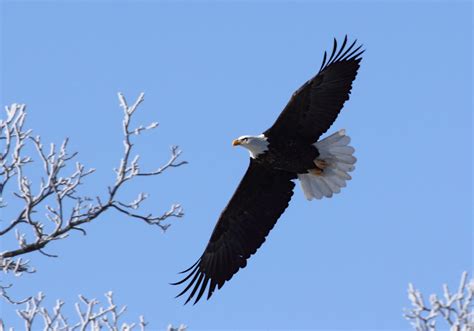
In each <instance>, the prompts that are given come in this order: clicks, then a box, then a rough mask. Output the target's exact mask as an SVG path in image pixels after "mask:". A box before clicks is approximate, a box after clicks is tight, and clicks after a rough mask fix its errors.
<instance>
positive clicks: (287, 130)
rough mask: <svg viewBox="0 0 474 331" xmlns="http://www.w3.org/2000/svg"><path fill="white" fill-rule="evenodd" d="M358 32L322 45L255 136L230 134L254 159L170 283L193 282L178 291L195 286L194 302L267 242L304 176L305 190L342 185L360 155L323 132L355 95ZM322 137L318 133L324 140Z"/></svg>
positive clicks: (341, 135)
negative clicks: (317, 60)
mask: <svg viewBox="0 0 474 331" xmlns="http://www.w3.org/2000/svg"><path fill="white" fill-rule="evenodd" d="M356 42H357V40H355V41H354V42H353V43H352V44H351V45H350V46H348V47H346V46H347V36H346V37H345V38H344V41H343V43H342V45H341V47H339V48H338V46H337V41H336V39H334V46H333V49H332V52H331V55H330V56H329V58H327V53H326V52H324V57H323V61H322V64H321V68H320V69H319V72H318V73H317V74H316V76H314V77H313V78H311V79H310V80H308V81H307V82H306V83H305V84H303V86H301V87H300V88H299V89H298V90H297V91H296V92H295V93H293V95H292V97H291V99H290V101H289V102H288V104H287V105H286V107H285V109H284V110H283V112H282V113H281V114H280V116H279V117H278V119H277V120H276V122H275V123H274V124H273V126H272V127H270V128H269V129H268V130H266V131H265V132H264V133H262V134H260V135H257V136H241V137H239V138H237V139H235V140H234V141H233V142H232V145H234V146H241V147H244V148H246V149H247V150H248V151H249V152H250V165H249V167H248V169H247V172H246V173H245V175H244V177H243V179H242V181H241V182H240V184H239V186H238V187H237V190H236V191H235V193H234V195H233V196H232V198H231V199H230V201H229V203H228V205H227V206H226V207H225V208H224V210H223V212H222V214H221V215H220V217H219V220H218V221H217V224H216V226H215V228H214V231H213V232H212V235H211V238H210V240H209V243H208V244H207V247H206V249H205V250H204V253H203V254H202V255H201V257H200V258H199V259H198V261H197V262H196V263H194V264H193V265H192V266H191V267H190V268H188V269H186V270H184V271H182V272H181V273H182V274H186V275H185V277H184V278H183V279H182V280H180V281H178V282H176V283H173V284H172V285H179V284H183V283H186V282H187V285H186V287H185V288H184V290H183V291H182V292H181V293H179V294H178V295H177V297H179V296H181V295H183V294H184V293H186V292H188V291H191V293H190V294H189V296H188V298H187V300H186V303H188V302H189V301H190V300H191V299H192V298H193V297H194V296H195V295H196V299H195V301H194V304H196V303H197V302H198V301H199V299H201V297H202V295H203V294H204V293H205V291H206V289H208V292H207V299H209V298H210V297H211V296H212V294H213V293H214V290H215V289H216V287H217V288H218V289H220V288H221V287H222V286H223V285H224V283H225V282H226V281H229V280H230V279H231V278H232V276H233V275H234V274H235V273H237V272H238V271H239V269H241V268H245V266H246V265H247V259H249V258H250V256H251V255H253V254H255V252H256V251H257V249H258V248H259V247H260V246H261V245H262V244H263V242H264V241H265V238H266V237H267V235H268V233H269V232H270V230H271V229H272V228H273V226H274V225H275V223H276V222H277V220H278V218H279V217H280V215H281V214H282V213H283V212H284V211H285V209H286V208H287V207H288V203H289V201H290V199H291V196H292V195H293V188H294V186H295V183H294V182H293V180H295V179H299V181H300V183H301V186H302V189H303V192H304V195H305V197H306V198H307V199H308V200H311V199H313V198H316V199H321V198H323V197H328V198H330V197H332V195H333V194H334V193H339V192H340V190H341V188H342V187H345V186H346V181H347V180H349V179H351V176H350V175H349V172H351V171H352V170H354V164H355V162H356V158H355V157H354V156H353V154H354V148H353V147H351V146H349V142H350V138H349V136H347V135H346V134H345V131H344V130H339V131H337V132H336V133H334V134H332V135H330V136H328V137H326V138H324V139H322V140H319V138H320V137H321V135H322V134H323V133H325V132H326V131H327V130H328V129H329V127H330V126H331V125H332V124H333V122H334V121H335V120H336V117H337V116H338V114H339V112H340V111H341V109H342V107H343V105H344V102H345V101H346V100H348V99H349V94H350V92H351V88H352V82H353V81H354V79H355V77H356V75H357V70H358V69H359V63H360V61H361V59H362V58H361V55H362V53H363V52H364V50H361V47H362V45H360V46H356ZM318 140H319V141H318Z"/></svg>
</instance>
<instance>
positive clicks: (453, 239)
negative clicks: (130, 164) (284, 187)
mask: <svg viewBox="0 0 474 331" xmlns="http://www.w3.org/2000/svg"><path fill="white" fill-rule="evenodd" d="M1 27H2V35H1V41H2V43H1V47H2V48H1V54H2V61H1V66H2V67H1V104H2V106H3V105H6V104H10V103H12V102H19V103H26V104H27V105H28V107H29V108H28V109H29V115H28V116H29V117H28V123H29V126H30V127H32V128H34V130H35V133H37V134H41V135H42V137H43V139H44V141H45V142H48V141H53V142H56V143H59V142H60V141H62V139H63V138H64V137H66V136H68V137H70V140H71V144H70V147H71V150H77V151H79V152H80V154H79V159H80V160H81V161H82V162H83V163H84V164H85V165H86V166H89V167H95V168H97V169H99V170H98V171H97V173H96V174H95V175H94V176H93V177H91V178H89V181H88V182H87V187H88V188H87V189H86V190H85V191H84V192H85V193H89V194H97V193H100V194H102V193H105V187H106V186H107V185H109V184H111V183H112V182H113V180H114V178H113V173H112V167H115V166H116V165H117V162H118V160H119V158H120V156H121V152H122V145H121V127H120V126H121V110H120V108H119V107H118V101H117V98H116V92H118V91H122V92H124V93H125V95H126V96H127V97H128V99H129V100H133V99H134V98H135V97H136V96H137V95H138V93H139V92H141V91H144V92H145V93H146V101H145V103H144V104H143V106H142V108H141V109H140V113H139V115H138V117H137V122H136V123H147V122H150V121H153V120H156V121H158V122H160V127H159V129H158V130H157V131H155V132H153V133H149V134H146V135H145V136H143V137H142V138H141V140H140V141H139V142H138V143H137V147H138V152H139V153H140V154H141V155H142V161H143V162H144V163H143V164H146V165H147V166H150V167H152V166H153V165H158V164H160V163H161V162H163V161H164V160H166V159H167V157H168V146H169V145H171V144H178V145H180V146H181V148H182V149H183V150H184V154H183V158H184V159H186V160H187V161H189V164H188V165H186V166H184V167H182V168H178V169H173V170H172V171H169V172H167V173H166V174H164V175H162V176H160V177H158V178H143V179H140V180H137V181H136V182H135V184H134V185H131V186H129V188H128V189H127V191H126V192H123V197H132V196H135V194H137V193H138V192H140V191H146V192H149V193H150V201H149V202H148V204H146V205H145V206H144V210H145V211H147V210H157V211H163V210H165V209H167V208H168V206H169V205H170V204H171V203H173V202H180V203H182V205H183V206H184V208H185V212H186V216H185V218H183V219H182V220H179V221H176V222H174V223H173V226H172V227H171V228H170V229H169V230H168V232H167V233H166V234H162V233H161V232H160V230H158V229H153V228H151V227H150V226H147V225H145V224H142V223H140V222H138V221H136V220H131V219H127V218H125V217H124V216H122V215H120V214H117V213H113V212H110V213H108V214H106V215H104V217H102V218H101V219H99V220H97V221H95V222H94V223H93V224H90V225H87V227H86V230H87V232H88V235H87V236H86V237H83V236H82V235H81V234H80V233H75V234H74V235H73V236H72V237H70V238H68V239H67V240H63V241H60V242H57V243H54V244H52V245H51V246H50V247H49V248H48V249H47V251H48V252H49V253H53V254H59V255H60V257H59V258H58V259H50V258H46V257H44V256H41V255H39V254H32V255H31V256H29V258H30V259H31V260H32V263H33V264H34V265H35V266H36V267H37V269H38V272H37V273H36V274H34V275H28V276H25V277H22V278H21V279H17V280H15V288H14V290H12V291H11V294H12V295H15V296H17V297H21V296H24V295H31V294H34V293H36V292H38V291H44V292H45V293H46V294H47V298H48V303H50V304H52V303H53V302H54V300H55V299H56V298H62V299H64V300H65V301H66V302H67V304H68V307H69V309H72V308H71V307H72V303H73V302H74V301H75V300H76V298H77V294H79V293H82V294H84V295H86V296H88V297H97V298H102V294H103V293H104V292H106V291H108V290H113V291H115V294H116V300H117V302H118V303H123V304H127V305H128V309H129V310H128V315H127V316H128V319H135V318H136V317H137V316H138V315H139V314H144V315H145V317H146V319H147V320H148V321H149V322H150V328H151V329H161V328H164V327H165V326H166V325H167V323H169V322H171V323H173V324H175V325H176V324H179V323H185V324H187V325H189V326H190V327H191V328H192V329H250V328H251V329H359V330H368V329H377V330H381V329H394V330H395V329H396V330H407V329H408V328H409V324H408V323H407V322H406V321H405V320H404V319H403V318H402V308H403V307H408V305H409V302H408V300H407V297H406V288H407V284H408V283H409V282H414V283H415V285H417V286H418V287H419V288H420V289H421V290H422V291H423V292H424V293H431V292H438V293H439V292H440V290H441V284H442V283H443V282H448V283H449V284H450V285H451V286H452V287H454V286H457V283H458V279H459V277H460V275H461V272H462V271H463V270H468V271H471V270H472V262H473V260H472V239H473V238H472V235H473V231H472V217H473V213H472V201H473V199H472V198H473V197H472V185H473V181H472V153H473V146H472V97H471V94H472V89H473V86H472V55H473V54H472V4H471V2H457V1H445V2H442V1H438V2H428V1H417V2H410V1H402V2H395V1H388V2H375V1H354V2H333V1H327V2H322V1H315V2H309V1H278V2H269V1H261V2H258V1H256V2H249V1H243V2H239V1H233V2H230V3H224V2H212V1H201V2H194V3H191V2H186V1H180V2H178V3H173V2H158V1H156V2H153V1H140V2H132V1H129V2H123V1H117V2H113V1H101V2H99V1H97V2H93V1H83V2H73V1H63V2H61V1H51V2H39V1H35V2H33V1H31V2H24V1H8V2H7V1H2V7H1ZM345 34H348V35H349V36H350V37H351V38H358V39H359V40H360V42H362V43H363V44H364V45H365V48H366V49H367V51H366V53H365V55H364V59H363V62H362V66H361V69H360V71H359V76H358V77H357V80H356V81H355V83H354V85H353V93H352V96H351V100H350V101H349V102H347V103H346V105H345V107H344V110H343V111H342V113H341V116H340V117H339V119H338V120H337V122H336V123H335V125H334V126H333V128H332V129H331V131H335V130H337V129H339V128H346V129H347V132H348V134H349V135H350V136H351V137H352V138H353V145H354V146H355V148H356V155H357V157H358V163H357V168H356V170H355V172H354V174H353V180H352V181H350V182H349V185H348V187H347V188H346V189H344V190H343V192H342V193H341V194H339V195H336V196H335V197H334V198H332V199H325V200H322V201H312V202H308V201H306V200H305V199H304V197H303V194H302V192H301V189H300V187H299V185H298V186H297V187H296V193H295V195H294V197H293V200H292V203H291V205H290V207H289V208H288V209H287V211H286V213H285V214H284V215H283V216H282V217H281V219H280V220H279V222H278V224H277V226H276V227H275V229H274V230H273V231H272V232H271V234H270V236H269V238H268V240H267V242H266V243H265V244H264V246H263V247H262V248H261V249H260V250H259V251H258V253H257V254H256V255H255V256H254V257H252V258H251V260H250V262H249V264H248V266H247V268H246V269H244V270H241V271H240V272H239V273H238V274H237V275H236V276H235V277H234V278H233V279H232V281H231V282H230V283H227V284H226V285H225V286H224V287H223V289H222V290H220V291H219V292H217V293H216V294H215V295H214V297H213V298H212V300H211V301H209V302H202V303H200V304H198V305H196V306H183V305H182V303H183V300H175V299H173V296H174V295H175V294H177V293H178V292H177V291H178V288H176V287H172V286H170V285H168V283H169V282H172V281H175V280H177V279H178V278H177V277H178V276H177V274H176V273H177V272H178V271H180V270H182V269H184V268H186V267H188V266H189V265H190V264H192V263H193V262H194V261H195V260H196V259H197V258H198V257H199V255H200V254H201V252H202V250H203V249H204V247H205V245H206V243H207V241H208V239H209V236H210V233H211V231H212V229H213V227H214V224H215V221H216V219H217V217H218V215H219V213H220V212H221V210H222V208H223V207H224V206H225V204H226V203H227V201H228V199H229V198H230V196H231V194H232V193H233V191H234V189H235V187H236V185H237V184H238V182H239V181H240V179H241V176H242V175H243V173H244V171H245V169H246V167H247V164H248V153H247V152H246V151H245V150H243V149H235V148H232V147H231V145H230V143H231V140H232V139H233V138H235V137H237V136H240V135H242V134H259V133H261V132H262V131H263V130H265V129H266V128H268V127H269V126H270V125H271V124H272V123H273V121H274V119H275V118H276V117H277V115H278V114H279V112H280V111H281V109H282V108H283V107H284V106H285V104H286V102H287V101H288V99H289V97H290V95H291V93H292V92H293V91H294V90H295V89H296V88H298V87H299V86H300V85H301V84H302V83H303V82H304V81H305V80H306V79H308V78H309V77H310V76H312V75H313V74H314V73H315V72H316V71H317V69H319V65H320V63H321V59H322V54H323V52H324V50H329V49H330V48H331V47H332V38H333V37H337V38H338V39H341V38H343V36H344V35H345ZM10 189H11V188H10ZM7 193H8V192H7ZM8 242H9V241H5V243H4V244H5V245H7V244H8ZM2 249H3V248H2ZM2 277H4V276H2ZM7 281H9V280H8V279H7ZM1 315H2V316H3V317H4V318H5V320H6V321H7V323H8V324H9V325H12V324H13V325H14V326H15V325H16V326H17V327H18V328H20V326H19V325H18V324H15V323H18V322H17V321H18V319H17V318H16V316H15V313H14V310H13V308H12V307H11V306H5V305H4V304H3V303H2V309H1Z"/></svg>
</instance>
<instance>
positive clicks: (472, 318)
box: [404, 272, 474, 331]
mask: <svg viewBox="0 0 474 331" xmlns="http://www.w3.org/2000/svg"><path fill="white" fill-rule="evenodd" d="M443 292H444V293H443V296H444V300H443V299H440V298H438V296H437V295H436V294H431V295H430V297H429V305H426V303H425V300H424V299H423V295H422V294H421V292H420V291H419V290H417V289H415V287H414V286H413V284H411V283H410V284H409V285H408V299H409V300H410V301H411V304H412V306H413V308H412V309H410V310H406V311H405V313H404V316H405V318H406V319H408V320H409V321H410V323H411V325H412V326H413V328H414V329H415V330H416V331H434V330H436V327H437V324H436V323H437V321H443V320H444V321H445V323H446V324H447V325H449V327H450V330H451V331H474V311H473V304H474V301H473V297H474V279H471V281H470V282H469V283H467V272H464V273H463V274H462V276H461V282H460V284H459V287H458V290H457V292H454V293H451V292H450V290H449V288H448V285H447V284H444V285H443Z"/></svg>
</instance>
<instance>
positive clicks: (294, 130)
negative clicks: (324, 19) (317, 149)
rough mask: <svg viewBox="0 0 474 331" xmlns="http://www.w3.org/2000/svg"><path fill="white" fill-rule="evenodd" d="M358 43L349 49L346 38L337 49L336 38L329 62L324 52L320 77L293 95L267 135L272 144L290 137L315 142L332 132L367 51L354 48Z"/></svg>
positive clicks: (318, 75)
mask: <svg viewBox="0 0 474 331" xmlns="http://www.w3.org/2000/svg"><path fill="white" fill-rule="evenodd" d="M356 42H357V40H355V41H354V42H353V43H352V44H351V45H350V46H349V47H347V48H346V45H347V36H346V37H345V38H344V41H343V43H342V46H341V47H340V48H339V50H338V47H337V42H336V39H334V47H333V50H332V53H331V56H330V57H329V59H327V54H326V52H324V58H323V63H322V64H321V68H320V69H319V72H318V74H317V75H316V76H314V77H313V78H311V79H310V80H309V81H307V82H306V83H305V84H303V86H301V87H300V88H299V89H298V90H297V91H296V92H295V93H293V95H292V97H291V99H290V101H289V102H288V104H287V105H286V107H285V109H284V110H283V111H282V113H281V114H280V116H279V117H278V119H277V120H276V122H275V123H274V124H273V126H272V127H271V128H270V129H268V130H267V131H265V132H264V134H265V136H266V137H268V140H269V141H270V143H271V142H272V140H275V139H288V138H296V139H297V140H299V141H305V142H308V143H314V142H315V141H317V140H318V138H319V137H320V136H321V135H322V134H323V133H324V132H326V131H327V130H328V129H329V127H330V126H331V125H332V123H334V121H335V120H336V118H337V115H339V112H340V111H341V109H342V106H343V105H344V102H345V101H346V100H348V99H349V94H350V92H351V88H352V81H353V80H354V79H355V77H356V75H357V70H358V69H359V63H360V61H361V59H362V58H361V57H360V56H361V54H362V53H363V52H364V50H361V47H362V45H360V46H357V47H355V45H356Z"/></svg>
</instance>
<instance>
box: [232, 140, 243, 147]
mask: <svg viewBox="0 0 474 331" xmlns="http://www.w3.org/2000/svg"><path fill="white" fill-rule="evenodd" d="M240 144H241V142H240V140H238V139H235V140H232V146H239V145H240Z"/></svg>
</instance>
